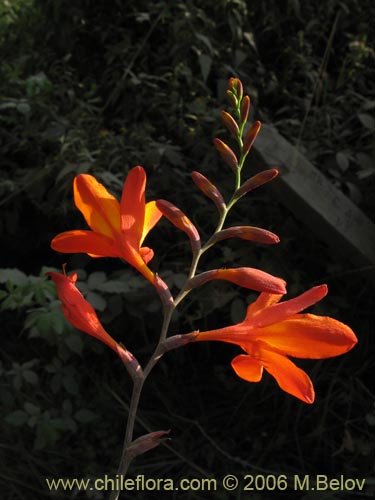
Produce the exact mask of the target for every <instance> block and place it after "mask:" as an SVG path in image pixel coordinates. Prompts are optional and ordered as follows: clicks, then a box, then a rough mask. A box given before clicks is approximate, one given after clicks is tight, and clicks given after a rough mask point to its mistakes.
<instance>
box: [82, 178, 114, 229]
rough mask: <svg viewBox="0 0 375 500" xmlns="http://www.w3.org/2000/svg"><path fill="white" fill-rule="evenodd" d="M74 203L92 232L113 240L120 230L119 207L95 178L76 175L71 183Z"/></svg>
mask: <svg viewBox="0 0 375 500" xmlns="http://www.w3.org/2000/svg"><path fill="white" fill-rule="evenodd" d="M73 191H74V202H75V204H76V207H77V208H78V209H79V210H80V212H81V213H82V215H83V216H84V218H85V220H86V222H87V224H88V225H89V226H90V228H91V229H92V230H93V231H96V232H98V233H101V234H103V235H105V236H108V237H110V238H114V237H115V235H116V233H118V232H119V230H120V205H119V203H118V201H117V200H116V198H115V197H114V196H112V195H111V194H110V193H108V191H107V190H106V188H105V187H104V186H103V185H102V184H100V183H99V182H98V181H97V180H96V179H95V177H93V176H92V175H88V174H81V175H78V176H77V177H76V178H75V179H74V183H73Z"/></svg>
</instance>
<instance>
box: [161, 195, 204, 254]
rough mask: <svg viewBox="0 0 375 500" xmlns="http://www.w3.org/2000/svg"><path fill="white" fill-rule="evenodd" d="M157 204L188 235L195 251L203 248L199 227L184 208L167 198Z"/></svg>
mask: <svg viewBox="0 0 375 500" xmlns="http://www.w3.org/2000/svg"><path fill="white" fill-rule="evenodd" d="M156 205H157V207H158V209H159V210H160V211H161V212H162V213H163V215H164V216H165V217H166V218H167V219H168V220H169V221H170V222H172V224H173V225H174V226H176V227H177V228H178V229H181V231H184V232H185V233H186V234H187V235H188V237H189V239H190V244H191V248H192V251H193V253H196V252H197V251H199V250H200V248H201V239H200V236H199V233H198V231H197V228H196V227H195V226H194V224H193V223H192V222H191V220H190V219H189V218H188V217H186V215H185V214H184V213H183V212H182V210H180V209H179V208H177V207H176V206H175V205H173V204H172V203H169V201H166V200H157V202H156Z"/></svg>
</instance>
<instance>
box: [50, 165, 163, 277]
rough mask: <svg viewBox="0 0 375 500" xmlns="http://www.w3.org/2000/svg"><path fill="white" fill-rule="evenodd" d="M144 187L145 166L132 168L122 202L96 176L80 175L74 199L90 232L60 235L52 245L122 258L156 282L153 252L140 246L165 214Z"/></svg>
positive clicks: (70, 232)
mask: <svg viewBox="0 0 375 500" xmlns="http://www.w3.org/2000/svg"><path fill="white" fill-rule="evenodd" d="M145 188H146V173H145V171H144V169H143V168H142V167H135V168H133V169H132V170H130V172H129V174H128V176H127V178H126V181H125V184H124V188H123V191H122V197H121V202H120V203H119V202H118V201H117V200H116V198H115V197H114V196H112V195H111V194H109V193H108V191H107V190H106V188H105V187H104V186H103V185H102V184H100V183H99V182H98V181H97V180H96V179H95V177H93V176H92V175H88V174H81V175H78V176H77V177H76V178H75V179H74V202H75V204H76V206H77V208H78V209H79V210H80V211H81V213H82V215H83V216H84V218H85V220H86V222H87V224H88V225H89V227H90V228H91V231H85V230H73V231H66V232H64V233H61V234H58V235H57V236H55V238H54V239H53V240H52V242H51V247H52V248H53V249H54V250H56V251H58V252H63V253H76V252H77V253H87V254H89V255H91V257H119V258H121V259H124V260H126V262H128V263H129V264H130V265H132V266H133V267H135V268H136V269H137V270H138V271H139V272H140V273H142V274H143V276H145V278H147V279H148V280H149V281H151V283H154V273H153V272H152V271H151V270H150V269H149V268H148V266H147V264H148V262H149V261H150V260H151V259H152V257H153V256H154V252H153V251H152V250H151V248H148V247H142V246H141V245H142V243H143V240H144V239H145V237H146V236H147V234H148V232H149V231H150V230H151V229H152V228H153V227H154V226H155V224H156V223H157V222H158V220H159V219H160V217H161V216H162V213H161V212H160V210H159V209H158V208H157V206H156V203H155V201H151V202H149V203H145Z"/></svg>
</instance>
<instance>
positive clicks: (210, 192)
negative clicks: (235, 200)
mask: <svg viewBox="0 0 375 500" xmlns="http://www.w3.org/2000/svg"><path fill="white" fill-rule="evenodd" d="M191 176H192V178H193V181H194V182H195V184H196V186H198V187H199V189H200V190H201V191H202V193H203V194H205V195H206V196H207V197H208V198H210V200H212V201H213V202H214V203H215V205H216V208H217V209H218V210H219V212H220V213H221V212H223V210H225V208H226V205H225V201H224V198H223V197H222V195H221V193H220V191H219V190H218V188H217V187H216V186H215V185H214V184H212V182H210V181H209V180H208V179H207V177H205V176H204V175H202V174H200V173H199V172H193V173H192V174H191Z"/></svg>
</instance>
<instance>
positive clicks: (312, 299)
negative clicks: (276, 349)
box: [246, 285, 328, 328]
mask: <svg viewBox="0 0 375 500" xmlns="http://www.w3.org/2000/svg"><path fill="white" fill-rule="evenodd" d="M327 292H328V288H327V285H321V286H316V287H314V288H311V289H310V290H308V291H307V292H305V293H302V294H301V295H299V296H298V297H295V298H294V299H289V300H286V301H285V302H281V303H280V304H273V305H271V306H270V307H266V308H265V309H262V310H259V311H258V312H256V313H254V314H253V315H252V316H250V315H247V316H246V322H247V324H248V325H249V326H251V327H252V328H263V327H265V326H268V325H272V324H274V323H277V322H279V321H283V320H284V319H286V318H288V317H290V316H292V315H293V314H296V313H298V312H300V311H303V310H304V309H306V308H307V307H310V306H312V305H313V304H315V303H316V302H319V300H321V299H322V298H323V297H325V296H326V295H327Z"/></svg>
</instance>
